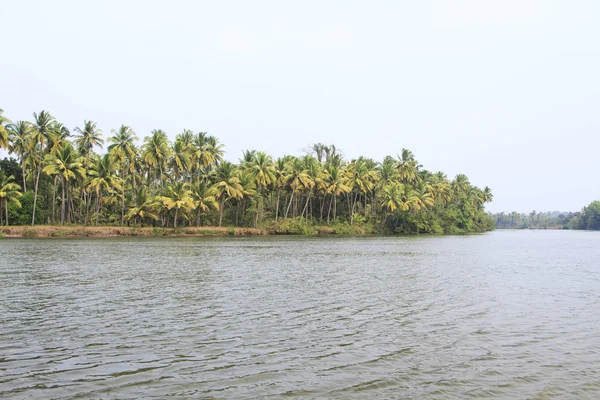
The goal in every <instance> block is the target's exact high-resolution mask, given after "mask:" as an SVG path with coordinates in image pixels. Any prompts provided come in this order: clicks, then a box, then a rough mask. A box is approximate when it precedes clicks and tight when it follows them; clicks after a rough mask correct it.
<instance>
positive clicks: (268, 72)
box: [0, 0, 600, 212]
mask: <svg viewBox="0 0 600 400" xmlns="http://www.w3.org/2000/svg"><path fill="white" fill-rule="evenodd" d="M0 9H1V10H2V17H3V18H2V36H3V40H2V46H1V49H2V59H1V61H0V108H2V109H4V111H5V116H6V117H8V118H10V119H12V120H13V121H16V120H31V119H32V113H33V112H34V111H40V110H43V109H44V110H48V111H50V112H51V114H52V115H54V116H55V117H56V118H57V119H58V120H59V121H61V122H63V123H64V124H65V125H66V126H67V127H69V128H70V129H73V128H74V127H76V126H82V125H83V121H84V120H93V121H96V122H97V123H98V126H99V127H100V128H101V129H102V130H103V131H104V136H105V137H107V136H110V131H111V129H114V128H117V127H118V126H120V125H121V124H126V125H129V126H131V127H132V128H133V129H134V130H135V131H136V132H137V134H138V136H139V137H140V138H143V137H144V136H146V135H148V134H149V132H150V131H151V130H152V129H163V130H164V131H165V132H167V133H168V135H169V137H170V138H171V139H174V138H175V135H176V134H177V133H179V132H181V131H182V130H183V129H192V130H193V131H195V132H198V131H204V132H208V133H209V134H212V135H215V136H217V137H218V138H219V140H220V141H221V142H222V143H224V144H225V149H226V151H227V154H226V158H227V159H229V160H231V161H237V160H238V158H239V157H241V153H242V150H244V149H259V150H264V151H266V152H267V153H269V154H271V155H273V156H274V157H279V156H283V155H285V154H293V155H302V154H303V149H304V148H306V147H307V146H308V145H309V144H312V143H316V142H322V143H325V144H335V145H336V147H338V148H339V149H341V151H342V153H343V154H344V156H345V157H346V158H348V159H352V158H356V157H358V156H360V155H363V156H366V157H371V158H374V159H376V160H382V159H383V158H384V157H385V156H386V155H392V156H396V154H398V153H400V152H401V150H402V148H408V149H410V150H411V151H412V152H413V153H415V155H416V157H417V159H418V160H419V162H420V163H421V164H423V165H424V167H425V168H426V169H428V170H431V171H438V170H441V171H444V172H445V173H447V174H448V176H449V177H453V176H455V175H456V174H458V173H464V174H466V175H467V176H468V177H469V179H470V181H471V182H472V183H473V184H476V185H478V186H480V187H484V186H489V187H491V188H492V190H493V193H494V201H493V203H492V204H490V205H488V207H487V209H488V210H491V211H494V212H499V211H513V210H514V211H520V212H529V211H531V210H537V211H553V210H557V211H578V210H580V209H581V208H582V207H583V206H584V205H586V204H588V203H590V202H591V201H593V200H600V178H599V157H598V156H599V154H600V151H599V150H600V42H599V40H598V39H599V38H600V24H598V23H597V17H598V15H600V2H597V1H552V0H545V1H529V0H518V1H512V0H504V1H495V2H491V1H489V2H488V1H480V0H473V1H460V0H453V1H433V0H432V1H348V0H345V1H302V2H287V1H259V0H257V1H252V2H249V1H168V2H166V1H147V0H144V1H134V0H129V1H121V0H119V1H109V0H105V1H95V2H91V1H78V0H75V1H61V0H54V1H52V2H49V1H30V0H0Z"/></svg>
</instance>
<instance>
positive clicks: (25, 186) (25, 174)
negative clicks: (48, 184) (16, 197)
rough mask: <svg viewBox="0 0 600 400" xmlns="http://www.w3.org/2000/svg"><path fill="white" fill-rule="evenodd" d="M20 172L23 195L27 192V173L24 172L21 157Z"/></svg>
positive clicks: (23, 162)
mask: <svg viewBox="0 0 600 400" xmlns="http://www.w3.org/2000/svg"><path fill="white" fill-rule="evenodd" d="M21 159H22V161H21V171H22V172H23V193H25V192H26V191H27V173H26V171H25V157H23V155H21Z"/></svg>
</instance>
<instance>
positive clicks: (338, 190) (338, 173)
mask: <svg viewBox="0 0 600 400" xmlns="http://www.w3.org/2000/svg"><path fill="white" fill-rule="evenodd" d="M325 173H326V177H325V182H326V185H327V193H329V194H330V195H331V200H330V202H329V210H328V211H327V223H329V215H330V214H331V211H332V208H333V220H334V221H335V220H336V218H337V198H338V197H339V196H341V195H342V194H346V193H349V192H350V187H349V186H348V185H346V178H345V173H344V170H343V169H342V168H341V167H340V166H338V165H334V164H327V165H326V167H325ZM332 203H333V204H332Z"/></svg>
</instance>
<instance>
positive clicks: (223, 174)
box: [214, 161, 245, 226]
mask: <svg viewBox="0 0 600 400" xmlns="http://www.w3.org/2000/svg"><path fill="white" fill-rule="evenodd" d="M216 179H217V182H216V183H215V185H214V188H215V190H216V192H217V198H218V199H219V226H221V224H222V222H223V210H224V208H225V204H226V203H227V202H229V201H230V200H233V199H242V198H243V197H244V193H245V190H244V187H243V186H242V185H241V183H240V178H239V177H237V176H236V174H235V166H234V165H233V164H232V163H230V162H228V161H225V162H223V163H222V164H221V165H219V167H218V168H217V177H216Z"/></svg>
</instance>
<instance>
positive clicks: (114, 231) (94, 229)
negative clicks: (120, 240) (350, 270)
mask: <svg viewBox="0 0 600 400" xmlns="http://www.w3.org/2000/svg"><path fill="white" fill-rule="evenodd" d="M266 234H268V232H267V231H265V230H263V229H255V228H234V227H223V226H201V227H185V228H158V227H157V228H153V227H143V228H140V227H127V226H81V225H75V226H54V225H37V226H8V227H2V228H0V237H23V238H34V237H35V238H47V237H119V236H142V237H157V236H256V235H266Z"/></svg>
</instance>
